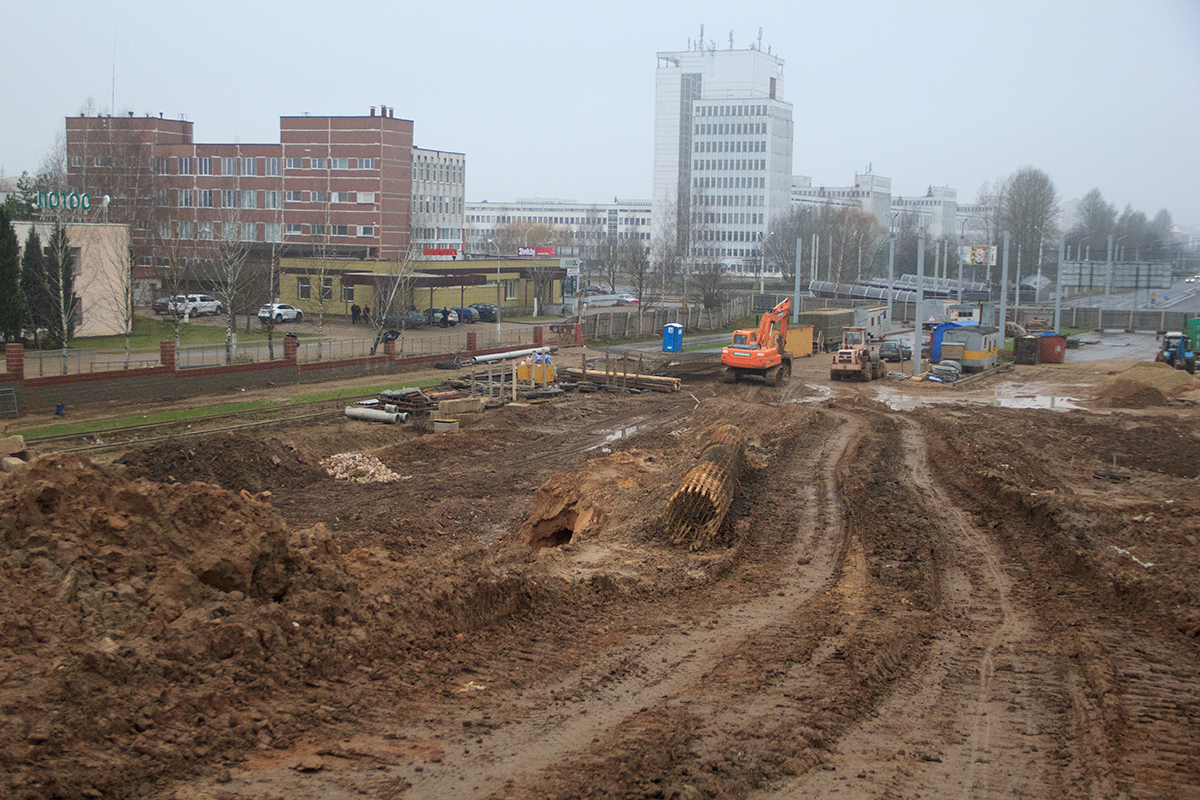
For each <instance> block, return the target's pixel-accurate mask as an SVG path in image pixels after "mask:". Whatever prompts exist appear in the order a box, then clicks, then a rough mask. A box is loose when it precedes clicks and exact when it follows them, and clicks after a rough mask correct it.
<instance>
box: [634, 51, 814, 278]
mask: <svg viewBox="0 0 1200 800" xmlns="http://www.w3.org/2000/svg"><path fill="white" fill-rule="evenodd" d="M792 141H793V136H792V104H791V103H789V102H787V101H786V100H784V87H783V59H781V58H777V57H775V56H772V55H768V54H767V53H764V52H762V51H761V50H755V49H750V50H708V49H697V50H689V51H685V52H680V53H659V54H658V69H657V72H656V75H655V101H654V197H653V204H654V211H653V220H654V222H653V224H654V229H655V230H654V231H653V236H654V238H655V239H658V237H660V236H662V235H664V234H671V235H673V236H674V237H675V241H676V244H677V246H678V248H679V250H680V252H681V253H683V254H685V255H686V257H687V258H689V259H691V260H692V261H693V263H694V262H695V260H696V259H704V260H706V261H717V262H720V263H721V264H724V265H726V266H728V267H729V268H730V270H731V271H733V272H737V273H742V274H751V273H753V272H754V271H755V270H756V269H758V268H759V266H760V264H761V262H760V258H761V252H762V242H763V239H764V238H765V237H767V236H768V235H769V234H770V224H771V221H772V220H773V219H774V218H775V217H776V216H778V215H780V214H783V213H785V212H787V210H788V207H789V203H790V193H791V185H792Z"/></svg>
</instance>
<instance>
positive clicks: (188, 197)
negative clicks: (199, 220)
mask: <svg viewBox="0 0 1200 800" xmlns="http://www.w3.org/2000/svg"><path fill="white" fill-rule="evenodd" d="M194 205H196V192H195V191H193V190H192V189H180V190H179V207H180V208H191V207H192V206H194Z"/></svg>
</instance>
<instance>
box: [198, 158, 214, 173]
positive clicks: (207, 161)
mask: <svg viewBox="0 0 1200 800" xmlns="http://www.w3.org/2000/svg"><path fill="white" fill-rule="evenodd" d="M196 174H197V175H212V159H211V158H197V159H196Z"/></svg>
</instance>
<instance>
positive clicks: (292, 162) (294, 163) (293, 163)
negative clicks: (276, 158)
mask: <svg viewBox="0 0 1200 800" xmlns="http://www.w3.org/2000/svg"><path fill="white" fill-rule="evenodd" d="M287 168H288V169H304V167H303V165H302V161H301V159H299V158H289V159H288V160H287Z"/></svg>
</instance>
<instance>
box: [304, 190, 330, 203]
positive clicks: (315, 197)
mask: <svg viewBox="0 0 1200 800" xmlns="http://www.w3.org/2000/svg"><path fill="white" fill-rule="evenodd" d="M308 199H309V200H311V201H312V202H314V203H328V202H329V192H309V193H308Z"/></svg>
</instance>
